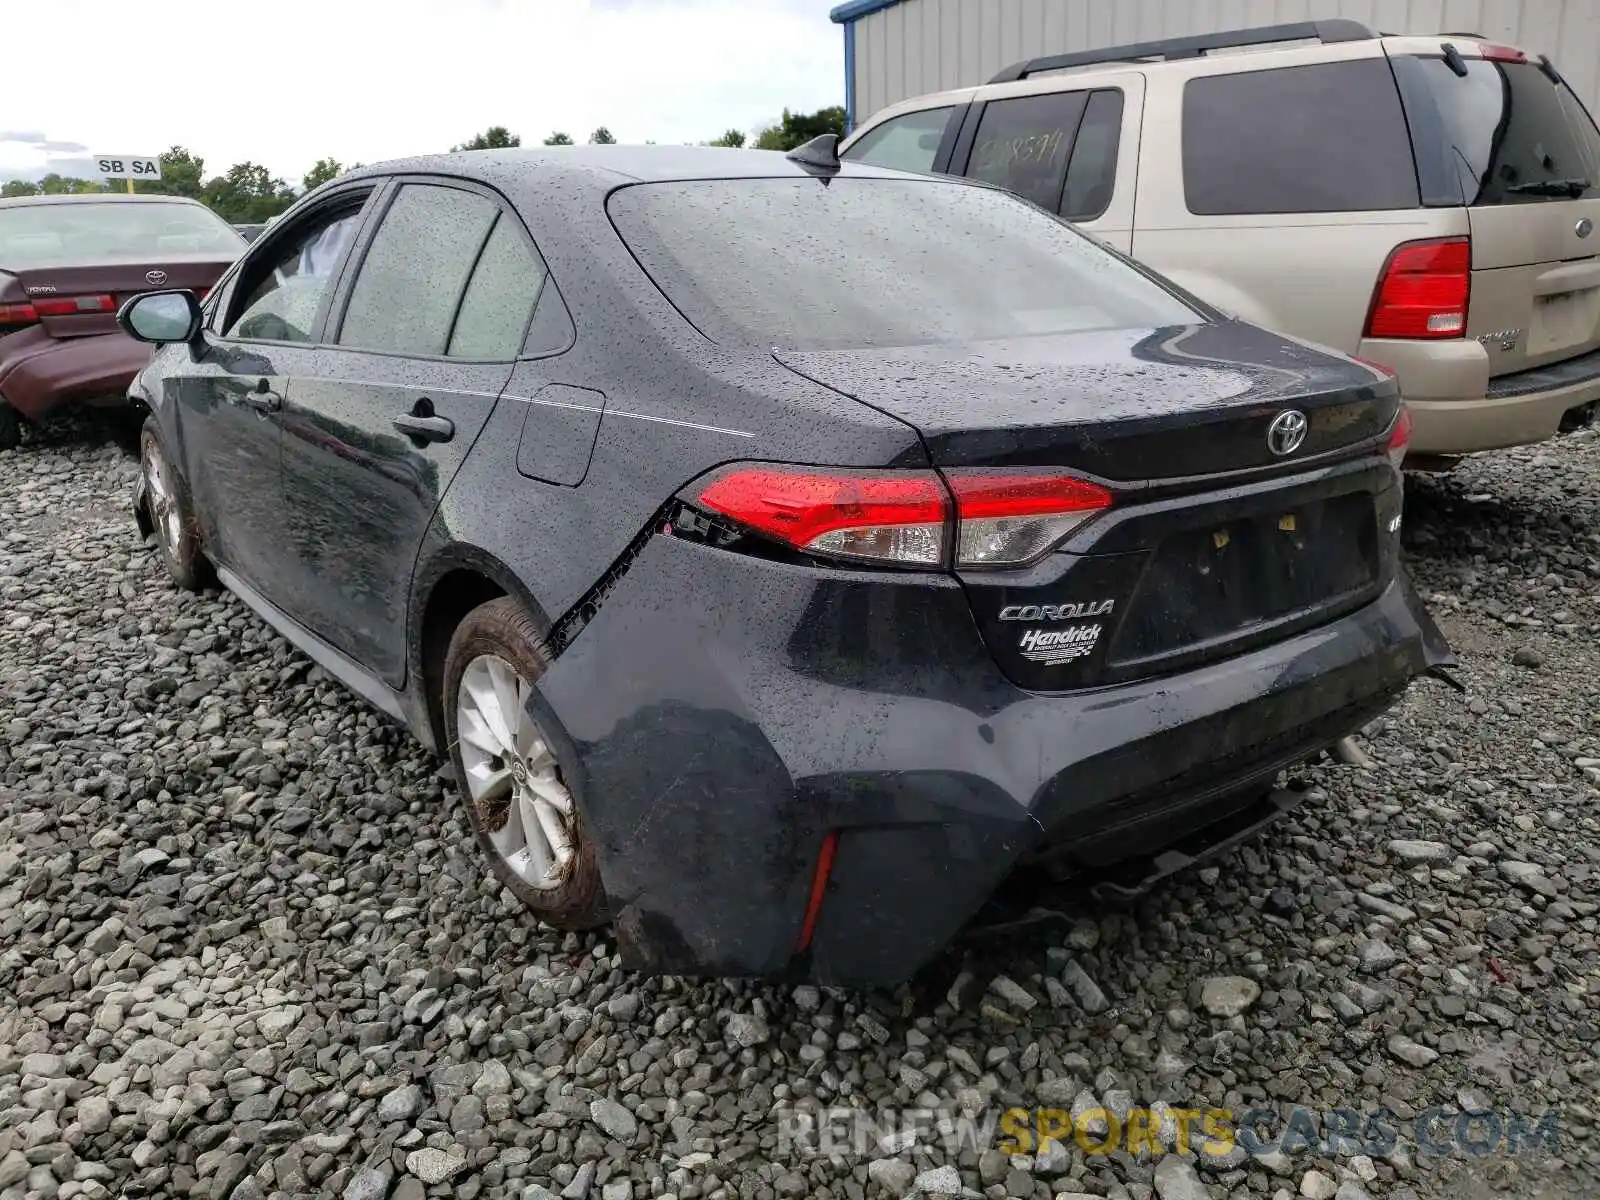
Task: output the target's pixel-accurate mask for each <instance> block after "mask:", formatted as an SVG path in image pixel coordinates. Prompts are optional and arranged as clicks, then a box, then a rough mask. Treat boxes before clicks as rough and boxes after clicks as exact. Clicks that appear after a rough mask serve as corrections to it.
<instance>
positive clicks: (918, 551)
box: [694, 463, 949, 567]
mask: <svg viewBox="0 0 1600 1200" xmlns="http://www.w3.org/2000/svg"><path fill="white" fill-rule="evenodd" d="M694 500H695V502H696V503H698V504H699V505H700V506H701V507H702V508H708V509H710V510H711V511H713V512H717V513H721V514H722V515H723V516H725V517H732V518H733V519H734V520H735V521H738V522H739V523H740V524H741V525H746V526H749V527H750V528H751V529H754V530H756V531H758V532H760V533H764V534H766V535H767V536H769V537H774V538H777V539H778V540H779V541H780V542H784V543H786V544H788V545H790V546H793V547H795V548H796V549H799V550H806V551H809V552H811V553H813V554H828V555H833V556H836V557H840V558H859V559H868V560H877V561H881V562H891V563H902V564H905V565H909V566H929V567H932V566H938V565H939V563H940V562H941V561H942V560H943V558H944V541H945V522H946V520H947V518H948V515H949V514H948V506H949V497H948V496H947V495H946V494H945V490H944V488H943V487H942V486H941V485H940V483H939V477H938V476H937V475H935V474H934V473H933V472H932V471H834V470H826V469H821V468H817V467H786V466H777V465H769V464H764V463H757V464H750V465H745V466H740V467H735V468H731V469H729V470H726V471H723V472H720V473H718V474H717V475H715V476H713V477H712V478H711V480H710V481H709V482H707V483H705V484H703V485H702V486H701V488H700V489H699V491H698V493H697V494H696V495H695V496H694Z"/></svg>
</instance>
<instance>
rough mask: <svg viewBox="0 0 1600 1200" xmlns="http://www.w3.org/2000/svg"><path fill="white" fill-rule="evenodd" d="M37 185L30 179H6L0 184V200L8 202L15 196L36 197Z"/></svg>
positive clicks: (37, 192)
mask: <svg viewBox="0 0 1600 1200" xmlns="http://www.w3.org/2000/svg"><path fill="white" fill-rule="evenodd" d="M38 194H39V185H38V184H37V183H34V182H33V180H31V179H8V180H6V181H5V183H4V184H0V200H10V199H12V198H14V197H16V196H37V195H38Z"/></svg>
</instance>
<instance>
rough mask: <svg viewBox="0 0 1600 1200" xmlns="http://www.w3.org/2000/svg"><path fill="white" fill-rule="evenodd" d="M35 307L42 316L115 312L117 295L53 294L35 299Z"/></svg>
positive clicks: (72, 315) (73, 315)
mask: <svg viewBox="0 0 1600 1200" xmlns="http://www.w3.org/2000/svg"><path fill="white" fill-rule="evenodd" d="M33 307H34V308H35V309H36V310H37V311H38V313H39V315H40V316H41V317H76V316H79V315H81V314H83V313H114V312H116V311H117V298H116V297H115V296H51V297H50V298H49V299H47V300H35V301H34V302H33Z"/></svg>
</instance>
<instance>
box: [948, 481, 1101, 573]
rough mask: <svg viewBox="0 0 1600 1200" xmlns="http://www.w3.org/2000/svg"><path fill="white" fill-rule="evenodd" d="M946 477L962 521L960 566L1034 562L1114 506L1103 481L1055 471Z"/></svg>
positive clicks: (1007, 564)
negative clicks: (1100, 483)
mask: <svg viewBox="0 0 1600 1200" xmlns="http://www.w3.org/2000/svg"><path fill="white" fill-rule="evenodd" d="M945 478H946V480H947V481H948V482H949V484H950V491H951V493H952V494H953V495H954V496H955V500H956V517H957V520H958V521H959V525H958V529H959V534H958V537H957V541H956V565H957V566H963V567H988V566H1014V565H1016V564H1017V563H1024V562H1030V561H1032V560H1033V559H1035V558H1037V557H1039V555H1041V554H1043V553H1044V552H1045V551H1047V550H1049V549H1050V548H1051V547H1052V546H1054V545H1056V544H1057V543H1058V542H1060V541H1061V539H1062V538H1064V537H1066V536H1067V534H1069V533H1071V532H1072V531H1073V530H1074V529H1076V528H1077V527H1078V526H1079V525H1081V524H1083V523H1084V522H1085V521H1087V520H1088V519H1089V518H1090V517H1092V516H1093V515H1094V514H1095V513H1097V512H1100V511H1101V510H1102V509H1106V508H1110V507H1111V493H1110V492H1108V491H1107V490H1106V489H1105V488H1103V487H1101V486H1100V485H1099V484H1097V483H1090V482H1088V481H1087V480H1083V479H1074V478H1072V477H1071V476H1070V475H1061V474H1059V473H1055V472H1045V471H987V470H971V469H960V468H958V469H953V470H949V471H947V472H945Z"/></svg>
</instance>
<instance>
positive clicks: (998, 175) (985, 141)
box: [966, 92, 1089, 212]
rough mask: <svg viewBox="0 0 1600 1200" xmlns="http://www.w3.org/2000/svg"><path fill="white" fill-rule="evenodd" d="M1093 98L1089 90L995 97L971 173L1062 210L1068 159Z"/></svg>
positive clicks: (1050, 208) (979, 137) (976, 142)
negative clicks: (1089, 101) (1080, 124)
mask: <svg viewBox="0 0 1600 1200" xmlns="http://www.w3.org/2000/svg"><path fill="white" fill-rule="evenodd" d="M1088 99H1089V96H1088V93H1087V92H1046V93H1045V94H1044V95H1042V96H1018V97H1017V98H1015V99H1013V100H991V101H990V102H989V103H988V104H986V105H985V106H984V109H983V118H982V119H981V120H980V121H979V122H978V132H977V135H976V136H975V137H974V138H973V141H972V157H971V158H970V159H968V160H967V172H966V173H967V177H968V178H969V179H981V180H982V181H983V182H984V183H992V184H995V185H996V186H998V187H1003V188H1005V189H1007V190H1008V191H1012V192H1015V193H1016V194H1017V195H1019V196H1021V197H1022V198H1023V199H1024V200H1032V201H1033V202H1034V203H1035V204H1037V205H1038V206H1039V207H1040V208H1042V209H1044V210H1046V211H1047V212H1059V211H1060V210H1061V192H1062V189H1063V188H1064V187H1065V186H1066V179H1067V159H1068V158H1069V157H1070V156H1071V154H1072V143H1073V141H1074V139H1076V138H1077V136H1078V125H1079V123H1080V122H1081V121H1082V120H1083V110H1084V106H1085V105H1086V104H1087V103H1088Z"/></svg>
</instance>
